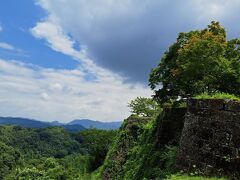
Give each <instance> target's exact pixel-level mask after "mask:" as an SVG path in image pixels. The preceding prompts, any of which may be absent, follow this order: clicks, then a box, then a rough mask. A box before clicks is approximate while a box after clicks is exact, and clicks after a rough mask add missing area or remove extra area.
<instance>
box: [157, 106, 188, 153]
mask: <svg viewBox="0 0 240 180" xmlns="http://www.w3.org/2000/svg"><path fill="white" fill-rule="evenodd" d="M186 111H187V109H186V108H165V109H164V110H163V112H162V114H161V115H160V116H159V117H158V130H157V141H156V146H157V147H158V148H159V147H164V146H165V145H178V144H179V141H180V137H181V133H182V129H183V125H184V118H185V114H186Z"/></svg>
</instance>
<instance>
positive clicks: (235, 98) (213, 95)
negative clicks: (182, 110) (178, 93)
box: [194, 93, 240, 102]
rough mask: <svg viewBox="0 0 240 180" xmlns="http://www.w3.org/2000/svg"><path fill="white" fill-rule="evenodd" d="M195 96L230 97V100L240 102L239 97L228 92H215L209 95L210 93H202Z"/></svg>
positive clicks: (197, 97)
mask: <svg viewBox="0 0 240 180" xmlns="http://www.w3.org/2000/svg"><path fill="white" fill-rule="evenodd" d="M194 98H195V99H229V100H233V101H238V102H240V98H239V97H237V96H235V95H232V94H228V93H215V94H211V95H209V94H208V93H202V94H200V95H198V96H196V97H194Z"/></svg>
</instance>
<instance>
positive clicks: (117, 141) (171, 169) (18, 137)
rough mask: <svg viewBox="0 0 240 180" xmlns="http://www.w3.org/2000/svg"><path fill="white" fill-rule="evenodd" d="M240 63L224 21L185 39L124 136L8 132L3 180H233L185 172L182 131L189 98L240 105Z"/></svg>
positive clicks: (135, 108) (155, 75)
mask: <svg viewBox="0 0 240 180" xmlns="http://www.w3.org/2000/svg"><path fill="white" fill-rule="evenodd" d="M239 59H240V40H238V39H233V40H227V38H226V31H225V29H224V28H223V27H221V25H220V24H219V23H218V22H212V23H211V24H210V25H209V26H208V27H207V28H206V29H203V30H195V31H190V32H187V33H180V34H179V36H178V38H177V41H176V42H175V43H174V44H173V45H171V46H170V48H169V49H168V50H167V51H166V52H165V54H164V55H163V57H162V59H161V61H160V63H159V65H158V66H157V67H156V68H154V69H152V71H151V73H150V77H149V86H150V88H151V89H152V90H153V91H154V96H153V98H144V97H138V98H137V99H135V100H132V101H131V102H130V103H129V107H130V109H131V113H132V115H131V116H130V117H128V118H127V119H126V120H124V123H123V124H122V126H121V127H120V129H119V130H97V129H88V130H83V131H81V132H78V133H71V132H67V131H65V130H64V129H63V128H62V127H48V128H42V129H31V128H23V127H19V126H1V127H0V146H1V148H0V179H9V180H10V179H24V180H25V179H34V180H35V179H86V180H88V179H106V180H108V179H116V180H119V179H126V180H129V179H133V180H135V179H136V180H139V179H172V180H178V179H196V180H198V179H224V178H229V177H228V176H227V175H226V174H224V169H223V170H222V171H221V174H220V173H219V174H217V173H215V174H214V173H213V174H207V172H205V171H204V170H202V169H200V168H198V167H196V166H195V165H194V166H193V167H191V168H192V169H190V170H185V169H179V168H177V167H176V161H177V160H176V157H177V153H178V149H179V138H180V135H181V132H179V128H178V127H179V126H182V124H181V122H180V119H181V118H179V116H180V115H181V117H184V115H185V114H184V113H185V112H184V111H185V110H186V106H187V105H186V99H188V98H189V97H191V98H195V99H228V100H232V101H234V102H239V101H240V99H239V97H240V88H239V87H240V61H239ZM174 108H175V109H174ZM166 109H167V110H168V111H166ZM169 109H170V110H169ZM165 121H166V125H165V127H167V128H166V129H164V136H160V137H161V138H162V139H161V138H160V139H158V137H159V136H158V134H159V131H162V129H163V126H162V125H163V124H161V123H162V122H165ZM178 121H179V122H178ZM227 160H228V161H231V158H230V159H229V158H228V159H227ZM210 176H212V177H210ZM233 176H234V177H231V178H232V179H234V178H235V179H238V178H239V176H237V175H236V176H235V174H234V175H233Z"/></svg>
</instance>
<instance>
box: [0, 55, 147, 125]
mask: <svg viewBox="0 0 240 180" xmlns="http://www.w3.org/2000/svg"><path fill="white" fill-rule="evenodd" d="M87 76H88V75H87V74H86V73H85V72H83V71H82V69H75V70H64V69H62V70H55V69H47V68H42V67H37V66H33V65H29V64H23V63H20V62H18V61H6V60H2V59H1V60H0V82H1V83H0V103H1V104H2V105H1V106H0V112H1V116H9V115H14V116H20V117H28V118H35V119H40V120H60V121H62V122H67V121H70V120H72V119H76V118H92V119H97V120H104V121H114V120H122V119H124V118H126V117H127V116H128V115H129V110H128V108H127V103H128V102H129V101H130V100H131V99H133V98H135V97H136V96H150V94H151V92H150V91H149V90H147V89H146V88H145V87H143V86H142V85H139V84H135V85H132V84H124V83H123V80H122V78H121V77H119V76H116V75H112V74H111V73H110V72H109V74H108V75H107V73H105V74H104V75H102V76H101V75H98V77H97V79H95V80H94V81H89V80H88V79H87Z"/></svg>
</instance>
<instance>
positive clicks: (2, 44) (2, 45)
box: [0, 42, 15, 51]
mask: <svg viewBox="0 0 240 180" xmlns="http://www.w3.org/2000/svg"><path fill="white" fill-rule="evenodd" d="M0 48H2V49H6V50H11V51H13V50H15V48H14V46H12V45H11V44H8V43H5V42H0Z"/></svg>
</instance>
